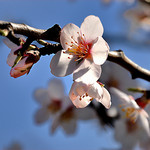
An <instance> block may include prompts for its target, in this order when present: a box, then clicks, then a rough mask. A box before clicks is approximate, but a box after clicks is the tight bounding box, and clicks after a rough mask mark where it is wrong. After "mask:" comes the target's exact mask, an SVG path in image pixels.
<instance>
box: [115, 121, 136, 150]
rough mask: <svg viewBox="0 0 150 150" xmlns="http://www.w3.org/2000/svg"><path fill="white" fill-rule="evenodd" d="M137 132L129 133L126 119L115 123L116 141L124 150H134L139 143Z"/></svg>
mask: <svg viewBox="0 0 150 150" xmlns="http://www.w3.org/2000/svg"><path fill="white" fill-rule="evenodd" d="M136 136H137V134H136V132H133V133H132V132H131V133H129V132H128V131H127V124H126V120H125V119H119V120H117V121H115V139H116V140H117V141H119V142H120V143H121V145H122V147H123V150H132V149H133V147H134V146H135V144H136V143H137V137H136Z"/></svg>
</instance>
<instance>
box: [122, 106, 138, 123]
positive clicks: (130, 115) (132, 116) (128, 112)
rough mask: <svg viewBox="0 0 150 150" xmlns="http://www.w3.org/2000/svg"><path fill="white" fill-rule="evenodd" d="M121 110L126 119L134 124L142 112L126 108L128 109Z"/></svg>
mask: <svg viewBox="0 0 150 150" xmlns="http://www.w3.org/2000/svg"><path fill="white" fill-rule="evenodd" d="M120 107H122V106H120ZM121 110H122V111H123V112H124V113H125V118H127V119H129V120H130V121H131V122H132V123H135V122H136V119H137V116H138V112H139V111H140V110H138V109H136V108H133V107H126V108H122V109H121Z"/></svg>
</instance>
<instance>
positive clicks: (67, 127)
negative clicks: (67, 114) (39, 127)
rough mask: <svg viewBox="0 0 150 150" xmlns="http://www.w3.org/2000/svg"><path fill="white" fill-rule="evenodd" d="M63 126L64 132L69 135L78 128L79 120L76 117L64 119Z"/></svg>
mask: <svg viewBox="0 0 150 150" xmlns="http://www.w3.org/2000/svg"><path fill="white" fill-rule="evenodd" d="M61 126H62V128H63V129H64V132H65V133H66V134H68V135H71V134H74V133H75V131H76V128H77V122H76V119H75V118H71V119H70V120H69V121H62V122H61Z"/></svg>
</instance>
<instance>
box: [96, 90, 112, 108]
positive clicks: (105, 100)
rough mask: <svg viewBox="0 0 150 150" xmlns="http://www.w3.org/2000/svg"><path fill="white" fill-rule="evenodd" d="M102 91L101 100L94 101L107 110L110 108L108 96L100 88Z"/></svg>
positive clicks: (107, 93) (106, 92) (105, 91)
mask: <svg viewBox="0 0 150 150" xmlns="http://www.w3.org/2000/svg"><path fill="white" fill-rule="evenodd" d="M102 90H103V94H102V98H100V99H97V98H96V100H97V101H99V102H100V103H102V104H103V105H104V106H105V107H106V108H107V109H109V108H110V106H111V97H110V94H109V92H108V91H107V90H106V89H105V88H104V87H102Z"/></svg>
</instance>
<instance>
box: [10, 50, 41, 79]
mask: <svg viewBox="0 0 150 150" xmlns="http://www.w3.org/2000/svg"><path fill="white" fill-rule="evenodd" d="M39 59H40V53H39V51H37V50H29V51H27V52H25V54H24V56H23V57H22V58H21V60H20V61H19V62H18V63H17V64H16V65H15V66H14V67H12V68H11V70H10V75H11V77H14V78H17V77H20V76H22V75H24V74H28V73H29V71H30V69H31V67H32V66H33V64H35V63H36V62H37V61H38V60H39Z"/></svg>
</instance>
